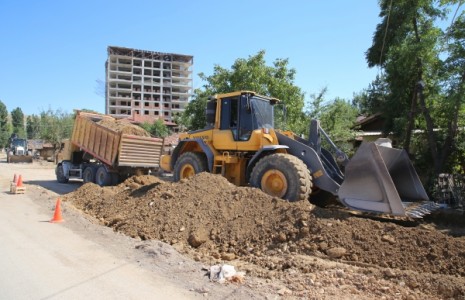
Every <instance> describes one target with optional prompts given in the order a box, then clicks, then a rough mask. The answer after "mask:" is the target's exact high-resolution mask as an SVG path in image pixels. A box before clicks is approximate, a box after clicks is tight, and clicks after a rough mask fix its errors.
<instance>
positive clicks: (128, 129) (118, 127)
mask: <svg viewBox="0 0 465 300" xmlns="http://www.w3.org/2000/svg"><path fill="white" fill-rule="evenodd" d="M97 124H99V125H101V126H104V127H106V128H109V129H112V130H114V131H116V132H121V133H123V134H131V135H137V136H147V137H149V136H150V133H148V132H147V131H146V130H145V129H143V128H142V127H140V126H137V125H134V124H131V123H129V122H128V121H125V120H116V119H113V118H103V119H102V120H100V121H98V122H97Z"/></svg>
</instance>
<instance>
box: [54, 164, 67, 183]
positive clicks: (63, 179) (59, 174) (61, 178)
mask: <svg viewBox="0 0 465 300" xmlns="http://www.w3.org/2000/svg"><path fill="white" fill-rule="evenodd" d="M55 173H56V175H57V181H58V182H59V183H68V181H69V178H66V176H65V170H64V169H63V165H61V164H60V165H58V166H57V169H56V172H55Z"/></svg>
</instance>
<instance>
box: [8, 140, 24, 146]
mask: <svg viewBox="0 0 465 300" xmlns="http://www.w3.org/2000/svg"><path fill="white" fill-rule="evenodd" d="M11 146H12V147H24V148H26V140H23V139H14V140H12V141H11Z"/></svg>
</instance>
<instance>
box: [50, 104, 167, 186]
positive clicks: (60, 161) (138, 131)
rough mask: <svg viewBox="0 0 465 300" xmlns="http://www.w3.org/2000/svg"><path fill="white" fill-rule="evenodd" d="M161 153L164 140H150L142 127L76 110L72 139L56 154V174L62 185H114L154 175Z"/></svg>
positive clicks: (152, 138) (66, 141)
mask: <svg viewBox="0 0 465 300" xmlns="http://www.w3.org/2000/svg"><path fill="white" fill-rule="evenodd" d="M118 124H119V126H116V125H118ZM162 151H163V139H161V138H154V137H151V136H150V135H149V134H148V133H147V132H146V131H145V130H143V129H142V128H141V127H138V126H136V125H132V124H129V123H126V125H121V123H117V120H116V119H114V118H113V117H111V116H108V115H102V114H96V113H88V112H82V111H77V112H76V118H75V121H74V127H73V132H72V135H71V138H70V139H67V140H64V141H63V143H62V147H61V150H60V151H59V153H58V154H57V159H56V162H57V166H56V169H55V174H56V178H57V181H58V182H60V183H67V182H68V181H69V179H72V178H74V179H82V180H83V182H84V183H87V182H93V183H96V184H98V185H100V186H107V185H115V184H117V183H119V182H120V181H121V180H124V179H125V178H127V177H129V176H132V175H144V174H151V173H153V172H155V171H156V170H157V169H158V167H159V165H160V155H161V153H162Z"/></svg>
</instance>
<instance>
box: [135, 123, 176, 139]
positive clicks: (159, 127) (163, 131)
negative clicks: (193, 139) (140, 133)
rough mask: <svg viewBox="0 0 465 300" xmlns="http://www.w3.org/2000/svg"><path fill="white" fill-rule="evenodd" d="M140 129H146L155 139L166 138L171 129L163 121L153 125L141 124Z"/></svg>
mask: <svg viewBox="0 0 465 300" xmlns="http://www.w3.org/2000/svg"><path fill="white" fill-rule="evenodd" d="M140 127H142V128H144V129H145V130H147V131H148V132H149V133H150V134H151V135H153V136H155V137H160V138H164V137H167V136H168V135H169V134H170V130H169V128H168V127H167V126H166V125H165V123H164V122H163V120H162V119H158V120H156V121H155V122H153V123H148V122H145V123H143V124H140Z"/></svg>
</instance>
